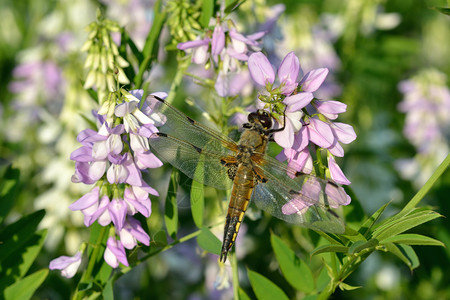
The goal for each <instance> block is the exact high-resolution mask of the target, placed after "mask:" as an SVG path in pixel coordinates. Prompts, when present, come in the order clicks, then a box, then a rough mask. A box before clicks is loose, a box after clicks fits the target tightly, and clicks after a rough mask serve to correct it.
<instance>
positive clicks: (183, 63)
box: [165, 59, 191, 103]
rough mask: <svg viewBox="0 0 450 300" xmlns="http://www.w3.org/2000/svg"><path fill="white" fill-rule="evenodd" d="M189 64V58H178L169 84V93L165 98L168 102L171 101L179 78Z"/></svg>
mask: <svg viewBox="0 0 450 300" xmlns="http://www.w3.org/2000/svg"><path fill="white" fill-rule="evenodd" d="M190 64H191V62H190V61H189V60H180V59H178V68H177V72H176V73H175V77H174V78H173V81H172V85H171V86H170V91H169V95H168V96H167V98H166V99H165V100H166V101H167V102H168V103H172V102H173V99H175V95H176V90H177V89H178V87H179V86H180V84H181V80H182V79H183V76H184V74H185V72H186V70H187V68H188V67H189V65H190Z"/></svg>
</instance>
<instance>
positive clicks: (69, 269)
mask: <svg viewBox="0 0 450 300" xmlns="http://www.w3.org/2000/svg"><path fill="white" fill-rule="evenodd" d="M80 264H81V252H79V251H78V252H77V253H76V254H75V255H74V256H60V257H58V258H55V259H54V260H52V261H51V262H50V265H49V269H50V270H61V275H62V276H64V277H66V278H72V277H73V276H75V274H76V273H77V270H78V267H79V266H80Z"/></svg>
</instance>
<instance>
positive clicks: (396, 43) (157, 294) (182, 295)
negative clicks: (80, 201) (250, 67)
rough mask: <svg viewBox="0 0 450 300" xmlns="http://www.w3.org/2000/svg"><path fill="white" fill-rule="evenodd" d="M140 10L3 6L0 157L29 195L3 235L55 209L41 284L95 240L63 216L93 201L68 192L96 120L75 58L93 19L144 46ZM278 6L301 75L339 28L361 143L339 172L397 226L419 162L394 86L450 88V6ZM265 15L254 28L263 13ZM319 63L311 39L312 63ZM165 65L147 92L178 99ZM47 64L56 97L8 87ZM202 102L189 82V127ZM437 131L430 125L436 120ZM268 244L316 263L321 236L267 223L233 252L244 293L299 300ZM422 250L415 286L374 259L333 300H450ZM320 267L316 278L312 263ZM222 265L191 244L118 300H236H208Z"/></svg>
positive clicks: (347, 117) (344, 77) (444, 261)
mask: <svg viewBox="0 0 450 300" xmlns="http://www.w3.org/2000/svg"><path fill="white" fill-rule="evenodd" d="M143 2H144V1H133V3H132V5H128V4H127V3H126V1H102V2H96V1H87V0H83V1H74V2H73V3H72V2H70V1H40V0H38V1H26V0H23V1H12V0H5V1H2V3H1V4H0V17H1V19H2V23H3V25H2V26H1V29H0V74H1V78H2V80H1V81H0V95H2V97H1V106H0V116H1V121H0V122H1V130H0V140H1V145H0V156H1V158H2V159H4V160H5V161H7V162H11V163H12V164H13V166H15V167H16V168H18V169H19V170H20V171H21V177H20V183H21V189H20V191H19V193H18V198H17V200H16V201H15V203H14V208H13V210H12V212H11V214H10V215H9V216H8V219H7V220H6V223H11V222H13V221H14V220H17V219H18V218H19V217H20V216H22V215H24V214H28V213H31V212H33V211H35V210H37V209H40V208H45V209H46V213H47V215H46V218H44V221H43V222H42V223H41V226H42V227H45V228H49V235H48V237H47V238H48V240H47V242H46V244H45V246H44V248H43V249H42V251H41V253H40V255H39V257H38V259H37V260H36V261H35V263H34V264H33V266H32V267H31V271H32V270H38V269H41V268H45V267H46V266H47V265H48V262H49V261H50V260H51V259H53V258H54V257H56V256H58V255H62V254H64V253H67V252H69V253H70V254H73V253H74V252H75V251H76V247H77V246H76V245H78V244H79V241H80V240H82V239H86V236H87V230H86V229H82V228H83V227H82V226H81V224H82V223H81V222H80V219H81V216H79V215H78V216H77V213H73V214H69V212H68V209H67V206H68V204H69V203H71V202H73V201H74V200H76V199H77V198H78V197H79V195H81V194H82V193H83V192H84V191H82V190H80V187H79V186H76V185H73V184H70V176H71V172H72V168H73V165H72V163H71V162H70V161H69V159H68V155H69V154H70V152H71V151H72V150H74V149H75V148H76V143H75V135H76V133H77V132H78V131H79V130H81V129H82V128H83V123H82V122H83V118H81V117H80V114H84V115H86V116H87V115H89V110H90V109H92V108H93V107H91V106H92V104H89V101H88V100H86V99H87V98H88V97H87V95H86V94H85V92H84V91H83V90H82V87H81V84H80V83H79V77H78V76H79V74H78V73H77V72H82V64H83V54H81V53H78V49H79V48H80V47H81V45H82V43H83V40H84V39H85V38H86V33H85V32H84V31H83V28H84V27H85V26H86V25H87V24H88V23H90V22H91V21H93V20H95V9H96V7H98V6H100V7H103V8H104V10H105V12H106V15H107V16H109V17H111V18H117V19H118V20H119V23H120V24H121V25H125V24H124V23H126V22H129V23H130V25H129V27H128V30H129V31H130V32H134V34H135V38H136V39H137V40H139V39H140V38H141V39H142V36H144V37H145V34H146V30H148V28H149V26H150V24H151V20H152V10H151V9H152V5H150V4H146V5H144V3H143ZM279 3H283V4H284V5H285V6H286V8H287V9H286V11H285V12H284V14H283V15H282V17H281V18H280V20H279V21H278V23H279V26H280V28H281V32H282V33H283V35H284V39H283V40H279V41H278V42H277V43H276V44H275V47H279V49H278V51H279V53H283V55H284V54H286V53H287V52H289V51H291V50H294V51H296V52H298V53H297V54H298V55H299V56H300V62H301V63H302V64H303V62H302V54H301V53H307V50H305V49H304V48H306V47H305V43H306V44H307V42H308V35H310V34H311V32H313V30H314V29H313V27H314V25H317V24H318V23H319V22H320V20H321V18H323V17H324V16H326V15H334V16H337V17H338V18H340V20H341V25H342V28H340V29H339V28H334V29H336V30H337V31H339V32H338V33H337V34H336V39H335V40H333V43H332V47H333V48H332V49H333V51H335V53H336V54H337V57H338V58H339V62H340V63H339V64H338V65H336V69H335V70H332V71H333V74H334V82H335V83H336V84H337V86H338V87H339V88H340V92H339V93H338V94H337V95H336V97H337V98H338V99H339V100H341V101H342V102H344V103H346V104H347V105H348V111H347V113H345V114H344V115H343V116H342V117H341V118H342V119H341V121H342V122H346V123H348V124H352V125H353V127H354V128H355V131H356V133H357V135H358V139H357V140H356V141H355V142H354V143H353V144H351V145H349V146H347V148H346V155H345V158H344V159H343V160H341V161H340V164H341V165H342V166H343V170H344V172H345V173H346V174H347V175H348V178H349V179H350V181H352V185H351V187H352V189H353V191H354V193H355V195H356V196H357V198H358V199H359V200H360V201H359V203H357V202H356V201H354V202H353V203H352V205H354V206H353V207H356V208H357V207H358V205H360V206H361V207H362V209H363V210H364V211H365V213H366V214H369V215H370V214H371V213H373V212H374V211H375V210H377V209H378V208H379V207H380V206H382V205H383V204H385V203H386V202H388V201H392V204H391V205H390V206H389V211H388V213H387V215H389V214H393V213H394V212H395V211H397V210H399V209H401V208H402V207H403V206H404V205H405V203H406V202H407V201H408V200H409V199H410V198H411V197H412V196H413V195H414V194H415V192H416V191H417V185H414V184H413V183H412V182H411V181H409V180H405V179H404V178H402V177H401V176H400V173H399V171H398V170H397V169H396V168H395V163H396V162H397V161H398V160H399V159H401V158H412V157H414V155H415V154H416V151H417V150H416V149H415V147H414V146H412V145H411V144H410V143H409V142H408V140H407V139H406V138H405V137H404V136H403V134H402V130H403V126H404V121H405V115H404V114H403V113H401V112H399V110H398V104H399V102H400V101H401V100H402V94H401V93H400V92H399V90H398V84H399V82H401V81H402V80H405V79H408V78H410V77H412V76H414V75H415V74H417V73H418V72H420V71H421V70H424V69H429V68H434V69H437V70H439V71H440V72H442V73H444V74H446V75H449V74H450V55H449V54H450V51H449V50H450V49H449V48H450V44H449V43H448V42H447V41H448V40H449V38H450V19H449V17H448V16H446V15H444V14H441V13H439V12H438V11H436V10H433V9H432V8H433V7H445V6H446V5H447V3H446V2H445V1H437V0H436V1H413V0H402V1H381V0H378V1H377V0H364V1H357V0H350V1H347V2H342V1H337V0H329V1H297V0H291V1H267V3H266V5H267V6H271V5H275V4H279ZM252 6H253V7H256V8H260V7H264V1H262V0H256V1H247V3H246V4H244V5H243V8H242V10H241V11H240V13H239V14H241V15H238V18H239V17H240V16H245V14H248V11H251V9H252ZM256 12H257V13H256V14H258V10H256ZM386 13H387V14H388V15H386ZM389 14H390V15H389ZM133 17H134V18H133ZM389 17H390V18H391V19H389ZM254 18H255V19H257V18H258V16H254ZM383 18H384V19H383ZM249 20H251V18H250V19H249ZM395 20H398V21H399V22H398V24H395V23H396V21H395ZM259 21H261V22H262V20H259ZM383 22H384V23H383ZM389 22H391V23H389ZM392 22H393V23H392ZM249 23H250V21H249ZM386 24H387V25H386ZM389 24H391V25H392V24H394V25H395V26H394V25H392V26H388V25H389ZM246 25H248V24H246ZM386 27H387V28H386ZM332 29H333V28H332ZM62 33H65V34H67V35H66V38H67V39H68V41H69V42H68V43H66V44H65V46H64V47H61V46H60V45H61V44H58V43H62V42H61V39H62V37H61V34H62ZM309 38H310V39H311V36H309ZM314 50H316V49H315V48H314V38H313V39H312V47H311V50H309V51H314ZM161 52H162V53H161V55H160V57H161V59H160V60H159V61H158V66H157V67H155V68H154V69H153V71H152V73H151V84H150V88H149V90H155V91H163V90H165V91H168V88H169V86H170V83H171V80H172V79H173V76H174V74H175V71H176V70H175V67H176V66H175V65H174V63H173V61H174V60H173V59H172V58H173V57H174V54H173V53H171V52H167V51H163V50H161ZM319 58H322V59H325V58H324V57H320V56H319ZM47 60H48V61H53V62H55V63H56V65H57V66H58V67H59V68H60V70H62V71H61V76H62V78H64V79H61V80H60V81H58V82H57V84H55V89H53V90H52V89H50V88H48V86H46V85H45V84H48V82H47V83H46V82H45V76H46V74H45V73H44V75H41V76H44V78H41V79H44V81H39V80H38V79H37V78H33V80H29V81H26V82H25V84H24V85H23V86H21V89H20V91H19V92H17V91H16V93H13V92H12V91H11V90H12V88H11V84H12V83H14V82H17V79H14V76H13V70H14V68H15V67H17V66H19V65H21V64H24V63H25V62H27V61H47ZM310 63H311V68H312V67H316V68H317V67H322V65H320V64H319V63H320V60H318V61H315V62H314V60H311V62H310ZM314 63H316V64H317V65H314ZM41 71H42V70H41ZM39 72H40V71H39V68H38V70H36V71H35V73H36V74H42V73H39ZM36 76H38V77H39V75H36ZM73 86H75V87H73ZM196 89H198V88H197V87H196V86H193V85H192V83H191V81H190V80H189V79H185V80H184V81H183V84H182V87H181V90H180V91H179V92H178V94H177V99H175V102H174V103H175V105H176V106H177V107H178V108H181V109H184V111H185V112H186V113H187V114H189V115H190V116H191V117H194V118H196V117H197V118H196V119H199V114H198V111H196V110H192V109H190V108H189V107H187V106H186V105H184V104H183V100H184V99H185V98H186V96H188V97H191V98H194V99H197V98H200V99H203V101H207V98H208V95H207V93H203V94H202V92H201V91H199V90H196ZM24 94H25V95H24ZM30 99H31V100H30ZM70 101H72V102H70ZM63 103H65V106H64V107H63ZM67 103H72V104H71V105H67ZM68 107H69V108H68ZM42 109H43V110H45V111H48V112H49V113H48V114H45V117H42V114H39V117H38V118H33V116H35V115H38V113H36V112H37V111H39V112H41V110H42ZM196 113H197V116H196ZM427 117H429V118H433V116H432V115H430V116H427ZM84 126H85V125H84ZM447 138H448V136H447ZM448 141H449V139H447V145H448ZM447 149H448V148H447ZM447 153H448V150H447ZM168 171H169V168H167V169H164V170H158V171H156V172H155V173H154V174H153V173H152V180H154V181H155V182H158V185H159V186H162V187H164V186H166V185H167V184H168V181H167V180H168V174H169V173H168ZM423 172H426V171H425V170H424V171H423ZM429 175H431V172H429V174H428V176H429ZM424 176H425V175H424ZM64 182H66V183H64ZM154 186H156V184H155V185H154ZM208 193H209V194H208ZM449 194H450V174H449V172H448V171H447V172H446V173H444V176H443V177H442V178H441V179H440V180H439V181H438V184H437V186H436V187H435V188H434V189H433V190H432V192H431V193H429V194H428V195H427V196H426V198H425V199H424V201H423V202H422V205H431V206H435V207H436V210H437V211H438V212H439V213H441V214H442V215H444V216H448V215H450V214H449V210H450V205H449V202H448V199H449V197H448V195H449ZM77 195H78V196H77ZM215 196H216V194H215V192H214V190H209V189H207V205H208V206H212V207H213V208H208V206H207V213H208V214H210V215H213V216H214V217H215V218H216V219H214V220H211V221H210V222H211V224H213V223H214V222H216V223H217V222H220V220H221V218H222V217H223V214H221V212H220V211H219V210H218V209H217V207H215V204H214V201H217V200H214V198H215ZM152 200H153V203H152V208H153V214H152V216H151V217H150V220H149V228H150V235H151V236H152V237H154V235H155V234H156V233H157V232H158V231H159V230H160V229H162V228H163V226H164V221H163V204H164V197H160V198H159V199H156V198H152ZM350 222H351V220H350ZM193 228H194V226H193V220H192V217H191V215H190V210H189V209H188V208H180V233H179V235H180V236H182V235H184V234H188V233H191V232H192V231H193ZM449 230H450V224H449V222H448V221H447V220H446V219H445V218H441V219H439V220H435V221H433V222H430V223H427V224H426V225H423V226H421V227H419V231H416V232H417V233H421V234H424V235H429V236H432V237H435V238H437V239H440V240H441V241H443V242H444V243H445V244H447V245H449V241H450V231H449ZM218 232H219V234H220V232H221V226H218ZM271 232H274V233H275V234H276V235H278V236H280V237H281V238H282V239H283V240H284V241H285V242H286V243H288V244H289V246H290V247H291V249H293V250H294V251H295V252H296V253H297V254H298V255H299V256H300V257H302V258H303V259H306V260H308V259H309V255H308V250H309V251H310V250H311V249H308V247H311V241H314V240H317V239H318V236H317V235H316V234H315V233H313V232H311V231H308V230H305V229H301V228H292V226H288V225H286V224H284V223H283V222H280V221H278V220H275V219H273V218H270V216H263V218H262V219H260V220H256V221H253V220H251V219H250V218H246V221H245V226H244V227H243V229H242V231H241V233H240V239H241V240H240V241H238V249H237V255H238V257H239V259H240V261H239V264H240V271H242V272H241V274H240V278H241V281H242V282H241V287H242V288H244V290H246V291H247V292H248V294H250V295H252V291H251V288H250V286H249V282H248V279H247V275H246V273H247V270H246V268H248V269H251V270H253V271H257V272H258V273H260V274H263V275H264V276H266V277H268V278H269V279H270V280H272V281H273V282H274V283H276V284H277V285H278V286H279V287H280V288H282V289H283V290H284V291H285V292H286V294H287V295H288V296H289V297H292V298H295V297H301V296H302V295H298V294H296V292H295V290H294V289H293V288H292V287H291V286H290V285H289V284H288V283H287V282H286V281H285V279H284V278H283V276H282V275H281V273H280V271H279V269H278V266H277V263H276V261H275V258H274V254H273V251H272V250H271V249H272V248H271V244H270V234H271ZM269 249H270V250H269ZM415 250H416V252H417V254H418V256H419V258H420V262H421V265H420V267H419V268H417V269H415V270H414V272H410V271H409V269H408V268H407V267H406V266H405V265H403V263H402V262H401V261H399V260H398V259H396V258H395V257H393V256H392V255H383V254H379V253H378V252H377V253H375V254H373V255H372V256H371V257H370V258H369V259H368V260H367V261H365V262H364V263H363V264H362V266H361V267H360V268H359V269H358V271H357V272H355V273H354V274H353V275H352V276H351V277H349V279H348V280H347V281H346V282H347V283H349V284H351V285H356V286H361V287H362V288H360V289H356V290H353V291H345V292H337V293H336V294H335V295H334V298H335V299H339V298H343V299H344V298H345V299H401V298H404V299H431V298H434V299H446V298H448V297H450V274H449V272H447V271H446V268H447V267H448V266H450V251H449V249H448V248H441V247H424V246H419V247H415ZM310 262H311V264H315V263H316V264H320V262H319V261H318V262H315V260H311V261H310ZM215 264H216V257H215V256H214V255H206V256H203V255H202V253H201V250H199V248H198V245H197V243H196V242H195V240H191V241H189V242H187V243H182V244H179V245H177V246H176V247H174V248H172V249H171V250H169V251H166V252H164V253H162V254H161V255H157V256H155V257H152V258H151V259H150V260H149V261H148V262H147V263H145V264H142V265H140V266H139V267H137V268H136V269H134V270H133V271H132V272H129V273H128V274H126V275H125V276H123V277H122V278H121V279H120V280H119V281H118V282H117V285H116V287H115V294H116V297H117V298H118V299H129V298H131V297H135V298H142V299H146V298H149V297H151V298H152V299H166V298H171V299H174V298H175V299H207V298H215V297H216V296H219V295H220V294H222V296H224V297H225V296H227V295H228V296H229V295H230V294H227V292H226V291H225V292H218V291H215V290H214V289H213V287H212V282H213V281H214V277H215V273H216V272H217V271H216V269H215V268H216V267H215ZM75 282H76V281H75V280H67V279H64V278H61V277H60V275H59V274H58V272H51V273H50V274H49V276H48V277H47V279H46V281H45V282H44V284H43V285H42V286H41V287H40V288H39V290H38V291H37V293H36V295H35V297H36V298H50V299H67V298H68V297H69V295H70V291H72V290H74V286H75Z"/></svg>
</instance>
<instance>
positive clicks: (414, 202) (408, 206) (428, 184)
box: [398, 154, 450, 217]
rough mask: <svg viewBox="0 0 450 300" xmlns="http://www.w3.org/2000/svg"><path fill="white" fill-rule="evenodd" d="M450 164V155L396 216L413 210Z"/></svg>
mask: <svg viewBox="0 0 450 300" xmlns="http://www.w3.org/2000/svg"><path fill="white" fill-rule="evenodd" d="M449 164H450V154H448V155H447V157H446V158H445V159H444V160H443V161H442V163H441V164H440V165H439V167H437V169H436V171H434V173H433V175H431V177H430V179H428V181H427V182H426V183H425V184H424V185H423V186H422V187H421V188H420V190H419V191H418V192H417V194H415V195H414V197H413V198H412V199H411V200H410V201H409V202H408V204H406V206H405V207H404V208H403V209H402V210H401V211H400V212H399V213H398V216H399V217H401V216H403V215H405V214H406V213H407V212H408V211H410V210H411V209H413V208H415V207H416V206H417V204H419V202H420V200H422V199H423V197H424V196H425V195H426V194H427V193H428V192H429V191H430V189H431V187H432V186H433V185H434V184H435V182H436V181H437V180H438V178H439V177H440V176H441V175H442V174H443V173H444V171H445V170H446V169H447V168H448V166H449Z"/></svg>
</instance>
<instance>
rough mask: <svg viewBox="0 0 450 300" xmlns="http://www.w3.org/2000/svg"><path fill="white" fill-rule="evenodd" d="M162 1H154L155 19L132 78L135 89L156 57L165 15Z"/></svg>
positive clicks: (138, 86)
mask: <svg viewBox="0 0 450 300" xmlns="http://www.w3.org/2000/svg"><path fill="white" fill-rule="evenodd" d="M161 6H162V1H161V0H159V1H156V3H155V5H154V8H153V11H154V13H155V18H154V20H153V24H152V28H151V30H150V32H149V34H148V36H147V40H146V42H145V45H144V50H143V51H142V54H143V55H144V60H143V61H142V62H141V64H140V65H139V71H138V74H137V75H136V77H135V78H134V84H135V88H136V89H139V88H142V83H143V77H144V72H145V70H147V69H148V68H149V67H150V66H151V64H152V62H153V60H155V59H156V57H157V55H158V39H159V36H160V34H161V31H162V28H163V25H164V21H165V19H166V15H167V13H166V12H165V11H161Z"/></svg>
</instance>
